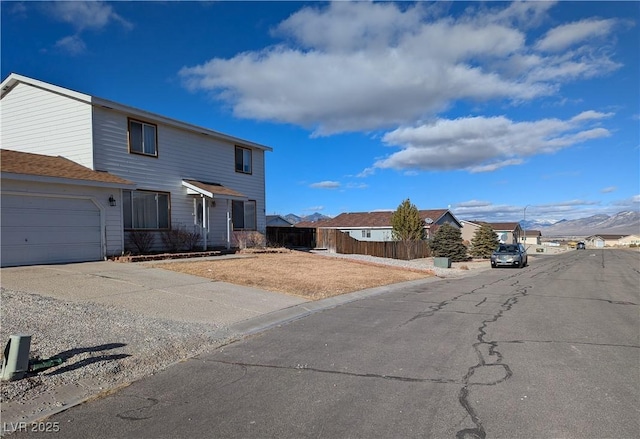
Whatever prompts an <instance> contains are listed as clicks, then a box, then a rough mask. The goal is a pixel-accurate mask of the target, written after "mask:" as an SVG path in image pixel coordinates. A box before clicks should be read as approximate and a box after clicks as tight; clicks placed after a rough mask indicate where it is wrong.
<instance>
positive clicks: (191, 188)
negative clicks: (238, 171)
mask: <svg viewBox="0 0 640 439" xmlns="http://www.w3.org/2000/svg"><path fill="white" fill-rule="evenodd" d="M182 186H184V187H186V188H187V193H188V194H200V195H204V196H205V197H209V198H218V199H225V200H239V201H245V200H247V199H248V198H247V196H246V195H244V194H241V193H240V192H238V191H235V190H233V189H229V188H228V187H225V186H223V185H221V184H219V183H209V182H206V181H197V180H182Z"/></svg>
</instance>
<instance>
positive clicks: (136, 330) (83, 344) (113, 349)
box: [0, 251, 489, 411]
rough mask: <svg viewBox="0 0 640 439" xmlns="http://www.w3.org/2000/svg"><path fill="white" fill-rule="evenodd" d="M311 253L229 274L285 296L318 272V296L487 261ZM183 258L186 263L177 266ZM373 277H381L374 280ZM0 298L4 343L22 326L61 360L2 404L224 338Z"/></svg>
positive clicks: (95, 383)
mask: <svg viewBox="0 0 640 439" xmlns="http://www.w3.org/2000/svg"><path fill="white" fill-rule="evenodd" d="M294 253H300V252H294ZM314 253H316V254H309V253H302V254H301V256H300V258H301V259H300V260H301V261H302V258H303V257H304V258H311V259H310V261H311V262H310V263H311V264H312V265H308V262H307V263H306V264H307V265H305V264H302V265H297V264H295V263H293V262H292V261H293V260H291V259H286V258H285V256H287V255H286V254H285V255H270V258H272V259H269V258H266V259H265V260H266V261H270V262H269V264H271V265H268V267H270V268H269V269H268V270H266V271H264V272H261V271H260V270H257V269H255V268H242V267H246V266H243V265H238V266H237V267H240V268H235V270H236V271H235V272H234V273H236V274H237V273H238V272H246V273H250V274H252V275H253V276H254V277H253V278H252V279H250V280H249V281H248V283H249V285H251V286H253V287H257V288H264V289H265V290H268V289H269V286H268V285H266V282H267V280H268V279H267V278H268V277H273V278H280V282H281V283H280V284H278V285H281V286H282V287H281V288H282V289H281V290H277V289H276V290H275V291H279V292H287V293H289V294H291V292H289V291H287V290H286V289H285V284H293V285H297V286H298V287H297V288H300V287H299V285H300V284H301V283H302V280H303V279H305V278H309V277H311V275H313V274H316V275H317V274H320V279H322V278H323V277H324V279H325V280H326V281H327V282H318V281H317V280H312V281H311V282H310V283H309V284H308V285H311V286H306V287H304V288H307V289H310V290H309V291H306V290H305V294H306V296H305V297H306V298H307V299H309V300H316V299H319V298H324V297H330V296H331V295H335V294H344V293H345V292H350V291H355V290H359V289H364V288H370V287H374V286H379V285H385V284H389V283H395V282H402V281H406V280H414V279H420V278H426V277H430V276H434V275H436V276H441V277H457V276H462V275H465V274H469V273H470V271H474V270H478V269H486V268H488V267H489V263H488V262H487V261H475V262H468V263H466V262H465V263H456V264H454V265H453V267H452V268H451V269H441V268H436V267H434V266H433V263H432V259H421V260H413V261H399V260H392V259H384V258H375V257H370V256H363V255H338V254H333V253H329V252H326V251H318V252H314ZM323 256H324V257H323ZM278 257H280V259H281V260H282V261H283V263H282V264H281V265H283V267H284V269H285V273H287V275H283V274H282V273H281V272H278V271H277V270H275V268H274V267H275V265H273V260H274V259H273V258H278ZM254 259H256V260H254ZM337 259H346V260H347V261H345V262H349V263H350V264H349V263H347V264H343V265H344V268H343V269H339V268H336V267H338V266H337V265H335V263H336V262H337V261H336V260H337ZM256 261H257V258H248V259H244V260H240V259H239V260H237V262H235V263H236V264H242V263H245V264H248V263H254V264H255V263H256ZM229 262H231V261H229ZM229 262H225V261H222V260H220V261H213V262H211V261H209V262H207V263H206V265H201V270H203V271H204V272H203V273H202V275H203V276H210V275H211V273H214V272H215V273H218V272H219V271H221V270H219V269H218V268H219V267H222V265H220V264H227V263H229ZM354 262H356V263H354ZM114 263H115V262H114ZM180 264H184V265H183V266H182V268H180V269H176V268H177V267H180ZM194 264H196V265H197V264H205V262H204V261H196V262H184V261H180V262H175V263H174V262H171V263H166V264H158V265H154V266H156V267H160V268H163V269H170V270H174V269H175V270H176V271H181V272H185V273H186V272H190V273H192V274H198V272H197V270H196V271H195V272H194V271H193V270H191V271H189V270H188V269H187V268H186V267H189V266H190V267H191V269H193V267H195V266H196V265H194ZM332 264H333V265H332ZM323 266H324V267H325V268H326V269H328V270H332V271H330V273H331V274H330V275H327V274H322V271H321V270H322V267H323ZM385 266H386V267H387V268H386V269H385ZM202 267H209V268H202ZM287 270H288V271H287ZM359 270H362V273H361V275H356V274H355V273H357V272H358V271H359ZM374 275H375V276H378V277H375V279H374ZM330 278H331V279H332V280H333V281H335V283H336V284H347V283H348V282H347V280H349V281H350V283H349V284H348V287H347V288H346V289H343V288H340V289H338V288H334V287H333V286H330V288H328V289H324V290H320V289H319V288H325V287H326V286H327V284H329V282H328V281H329V279H330ZM232 280H233V279H231V280H227V281H228V282H231V281H232ZM262 283H265V285H262ZM276 288H277V286H276ZM314 288H315V290H314ZM332 288H334V289H332ZM271 290H272V291H273V290H274V289H273V288H272V289H271ZM296 291H297V292H300V291H299V290H296ZM0 299H1V306H2V313H1V316H0V341H1V342H2V343H6V341H7V340H8V339H9V335H11V334H18V333H25V332H26V333H29V334H31V335H32V341H31V358H32V359H33V358H36V357H39V358H41V359H47V358H51V357H62V358H63V359H64V362H63V363H62V364H61V365H59V366H55V367H52V368H50V369H48V370H44V371H41V372H39V373H38V374H36V375H34V376H31V377H28V378H25V379H22V380H19V381H14V382H2V383H1V385H0V402H2V403H3V404H6V403H11V404H13V405H15V404H18V405H20V404H24V403H26V402H33V400H34V399H36V398H38V397H39V396H41V395H43V394H51V395H55V393H56V392H55V390H56V389H60V388H62V387H64V386H75V393H76V395H75V396H76V397H77V398H82V397H88V396H91V395H94V394H96V393H100V392H101V391H107V390H109V389H113V388H116V387H118V386H121V385H126V384H128V383H130V382H132V381H135V380H137V379H140V378H143V377H145V376H149V375H151V374H154V373H156V372H158V371H160V370H162V369H164V368H166V367H167V366H169V365H171V364H173V363H175V362H178V361H180V360H182V359H185V358H188V357H192V356H194V355H197V354H199V353H201V352H204V351H207V350H210V349H212V348H215V347H216V346H220V345H221V344H224V343H225V342H227V341H228V340H229V339H228V333H227V332H225V328H224V327H223V326H222V325H221V324H218V323H216V322H212V323H210V324H205V323H189V322H181V321H176V320H171V319H163V318H156V317H153V316H149V315H143V314H141V313H136V312H131V311H128V310H126V309H122V308H120V307H116V306H110V305H104V304H100V303H94V302H91V301H68V300H60V299H56V298H54V297H48V296H42V295H38V294H32V293H29V292H21V291H14V290H9V289H6V288H4V287H3V288H1V289H0ZM18 310H19V312H18ZM54 399H55V397H54ZM46 404H52V402H51V401H49V402H47V403H46ZM53 404H56V405H58V406H61V405H64V404H65V403H64V402H58V401H55V400H54V401H53ZM43 410H44V408H43ZM3 411H4V410H3Z"/></svg>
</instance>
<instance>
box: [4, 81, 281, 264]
mask: <svg viewBox="0 0 640 439" xmlns="http://www.w3.org/2000/svg"><path fill="white" fill-rule="evenodd" d="M0 99H1V107H0V111H1V113H0V116H1V122H2V133H1V137H0V139H1V142H0V146H1V147H2V148H3V149H6V150H13V151H19V152H26V153H34V154H41V155H46V156H53V157H57V156H60V157H64V158H66V159H68V160H72V161H74V162H76V163H78V164H79V165H81V166H83V167H84V168H87V169H88V170H90V171H95V172H99V173H101V174H107V173H108V174H109V175H112V176H116V177H119V179H120V180H119V182H115V183H114V184H116V185H120V186H121V187H120V188H118V187H109V198H110V199H112V200H113V201H109V206H108V207H105V210H103V211H102V213H101V214H100V218H99V219H95V221H96V223H99V227H100V228H101V234H102V235H105V234H106V235H107V238H106V241H105V246H104V248H103V250H102V254H101V255H99V256H100V257H96V256H91V257H86V258H84V260H97V259H103V258H104V257H107V256H111V255H119V254H122V253H123V252H125V251H128V250H132V249H133V248H132V246H131V244H130V241H129V239H128V237H129V233H130V232H137V231H145V232H151V233H152V234H153V235H154V236H155V247H154V250H163V247H162V240H161V239H160V235H161V233H162V232H163V231H168V230H170V229H172V228H179V227H184V228H187V229H188V230H190V231H195V232H197V233H199V234H200V235H201V237H202V239H201V242H200V246H201V247H204V248H216V247H227V248H228V247H230V246H231V243H232V232H233V231H234V230H238V231H244V230H251V231H259V232H261V233H265V231H266V218H265V214H264V212H265V162H264V154H265V151H271V148H270V147H268V146H264V145H260V144H257V143H254V142H251V141H248V140H243V139H240V138H237V137H233V136H229V135H227V134H222V133H219V132H216V131H213V130H210V129H208V128H202V127H198V126H195V125H191V124H188V123H185V122H180V121H177V120H174V119H170V118H167V117H164V116H161V115H157V114H154V113H149V112H147V111H144V110H139V109H136V108H132V107H129V106H126V105H122V104H119V103H116V102H112V101H107V100H105V99H101V98H98V97H95V96H91V95H87V94H84V93H79V92H76V91H73V90H69V89H66V88H62V87H58V86H55V85H52V84H48V83H46V82H42V81H38V80H35V79H31V78H27V77H24V76H21V75H16V74H11V75H9V76H8V77H7V78H6V79H5V80H4V81H3V82H2V85H1V95H0ZM28 175H31V177H25V178H21V179H19V180H13V183H12V184H11V185H10V187H7V186H5V175H4V172H3V181H2V197H3V199H4V196H5V190H10V191H11V195H12V197H14V198H13V202H14V203H15V204H16V206H14V207H16V208H20V207H21V206H20V203H21V201H20V200H21V199H24V201H25V204H26V202H27V201H28V200H29V199H33V198H29V197H33V196H35V195H37V196H39V197H41V198H42V199H46V205H47V206H49V205H56V203H57V202H60V203H61V205H62V204H63V202H62V201H61V200H69V199H77V198H83V197H84V198H85V199H86V198H87V197H89V198H90V199H93V198H95V200H96V201H95V202H93V203H94V204H96V203H98V204H102V202H103V201H104V200H103V199H102V198H100V197H102V196H103V194H96V195H95V196H94V195H92V194H88V193H87V192H86V190H85V189H84V187H83V188H82V189H80V188H79V186H77V185H68V187H65V188H61V192H62V194H51V193H49V192H48V191H46V190H45V189H44V188H40V187H38V188H35V189H34V187H33V184H34V182H35V183H37V182H39V181H40V179H41V178H40V177H39V176H33V175H32V174H28ZM56 178H58V177H56ZM31 180H33V181H31ZM20 182H22V183H20ZM34 191H36V192H34ZM21 196H23V197H22V198H21ZM16 197H17V198H16ZM65 202H66V201H65ZM56 209H57V207H56ZM58 210H59V211H60V212H61V213H60V216H59V217H55V218H53V220H54V222H57V223H58V224H60V225H62V224H71V225H76V219H75V218H74V216H73V213H72V212H67V210H66V209H65V208H63V207H60V208H59V209H58ZM112 211H117V215H114V214H112ZM64 212H67V213H64ZM34 213H35V214H36V215H42V213H41V212H38V211H36V212H33V211H32V213H31V214H32V215H33V214H34ZM17 214H18V215H26V213H25V212H22V213H17ZM16 221H20V220H19V219H16ZM24 223H25V224H28V222H27V221H26V218H25V221H24ZM52 227H55V223H52ZM114 230H118V233H117V236H116V235H113V233H114V232H113V231H114ZM6 233H7V234H8V233H9V232H8V229H7V232H6ZM2 239H3V246H4V243H5V240H4V239H5V214H4V209H3V218H2ZM70 239H71V240H74V239H75V237H74V236H71V237H70ZM102 239H104V238H102ZM23 242H25V243H24V244H23V245H24V246H25V247H30V248H31V247H33V248H36V247H35V246H37V245H40V243H34V242H32V241H28V242H27V241H23ZM43 245H44V244H43ZM25 251H26V250H25ZM29 252H31V250H29ZM29 252H27V253H29ZM43 252H44V253H43V255H44V254H51V257H50V258H49V257H46V256H42V255H41V256H38V257H37V258H35V259H33V260H34V261H36V260H37V261H38V262H32V263H42V262H44V261H46V260H51V261H55V262H64V260H60V258H59V257H56V256H54V255H53V253H55V252H56V249H55V247H51V248H50V249H49V250H47V251H44V250H43ZM30 254H32V252H31V253H30ZM3 256H4V254H3ZM81 259H82V258H81ZM68 260H69V261H71V260H78V258H75V257H74V258H71V259H68ZM23 263H25V264H26V263H29V262H23ZM2 264H3V265H5V261H4V257H3V261H2Z"/></svg>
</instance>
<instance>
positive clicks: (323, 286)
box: [154, 251, 433, 300]
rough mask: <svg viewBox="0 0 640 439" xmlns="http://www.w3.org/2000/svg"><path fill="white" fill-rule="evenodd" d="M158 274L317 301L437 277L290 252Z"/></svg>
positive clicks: (179, 266) (177, 265)
mask: <svg viewBox="0 0 640 439" xmlns="http://www.w3.org/2000/svg"><path fill="white" fill-rule="evenodd" d="M154 266H155V267H157V268H163V269H166V270H173V271H178V272H181V273H188V274H193V275H196V276H201V277H206V278H209V279H213V280H217V281H223V282H229V283H233V284H237V285H245V286H250V287H255V288H260V289H264V290H267V291H274V292H278V293H286V294H293V295H296V296H301V297H304V298H306V299H309V300H319V299H324V298H326V297H331V296H336V295H339V294H345V293H350V292H353V291H358V290H363V289H366V288H373V287H378V286H382V285H389V284H393V283H397V282H404V281H410V280H416V279H423V278H426V277H431V276H433V272H431V271H429V270H412V269H406V268H398V267H391V266H387V265H380V264H372V263H367V262H361V261H352V260H345V259H337V258H332V257H327V256H321V255H316V254H312V253H305V252H300V251H290V252H286V253H258V254H252V255H250V256H249V257H243V258H238V259H223V258H220V259H215V258H213V259H210V260H203V261H195V260H191V261H188V262H170V263H162V264H157V265H156V264H154Z"/></svg>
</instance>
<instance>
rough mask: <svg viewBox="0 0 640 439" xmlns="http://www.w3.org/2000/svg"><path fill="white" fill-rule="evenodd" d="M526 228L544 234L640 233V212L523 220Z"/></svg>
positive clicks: (522, 224) (521, 224) (629, 211)
mask: <svg viewBox="0 0 640 439" xmlns="http://www.w3.org/2000/svg"><path fill="white" fill-rule="evenodd" d="M520 226H521V227H523V228H524V229H525V230H540V232H541V233H542V236H568V235H575V236H589V235H598V234H600V235H601V234H605V235H633V234H640V212H634V211H631V210H627V211H623V212H618V213H616V214H615V215H611V216H609V215H605V214H599V215H592V216H589V217H586V218H578V219H574V220H560V221H558V222H555V223H550V222H548V221H521V222H520Z"/></svg>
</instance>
